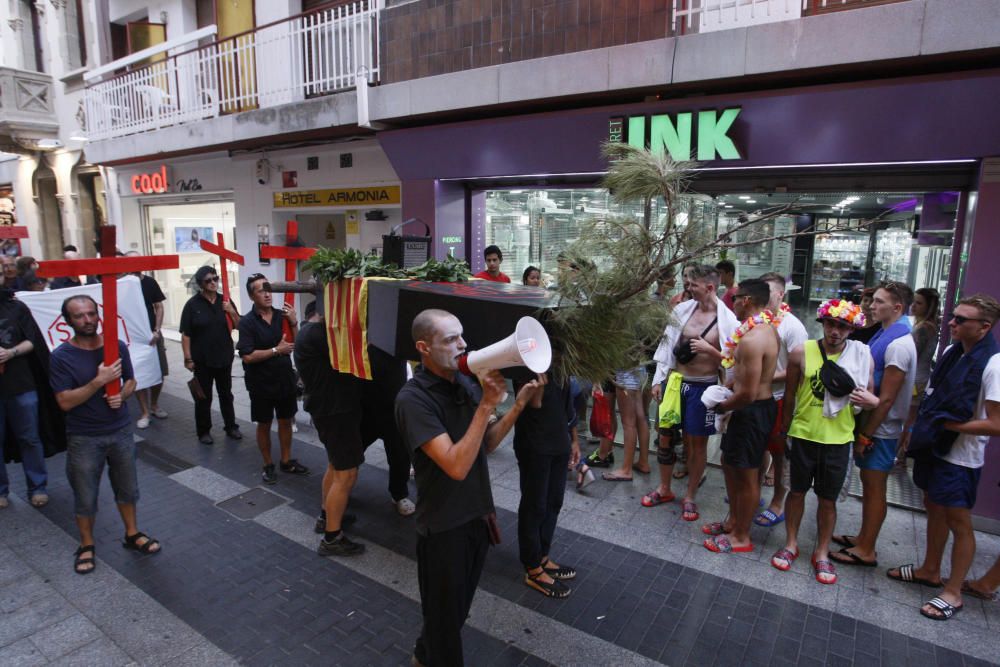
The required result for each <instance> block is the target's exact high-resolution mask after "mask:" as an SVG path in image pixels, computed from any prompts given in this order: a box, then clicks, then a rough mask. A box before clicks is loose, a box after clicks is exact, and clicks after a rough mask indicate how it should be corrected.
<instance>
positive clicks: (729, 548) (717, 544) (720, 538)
mask: <svg viewBox="0 0 1000 667" xmlns="http://www.w3.org/2000/svg"><path fill="white" fill-rule="evenodd" d="M702 546H704V547H705V548H706V549H708V550H709V551H711V552H713V553H717V554H728V553H735V554H746V553H750V552H752V551H753V543H752V542H751V543H750V544H745V545H743V546H741V547H734V546H733V545H732V543H731V542H730V541H729V538H728V537H726V536H725V535H717V536H715V537H710V538H708V539H707V540H705V541H704V542H702Z"/></svg>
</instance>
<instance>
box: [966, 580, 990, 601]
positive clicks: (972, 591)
mask: <svg viewBox="0 0 1000 667" xmlns="http://www.w3.org/2000/svg"><path fill="white" fill-rule="evenodd" d="M962 593H964V594H965V595H971V596H972V597H974V598H979V599H980V600H986V601H987V602H996V599H997V594H996V593H983V592H982V591H980V590H977V589H975V588H973V587H972V582H971V581H969V580H968V579H966V580H965V581H963V582H962Z"/></svg>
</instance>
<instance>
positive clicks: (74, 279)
mask: <svg viewBox="0 0 1000 667" xmlns="http://www.w3.org/2000/svg"><path fill="white" fill-rule="evenodd" d="M63 259H80V253H79V252H78V251H77V249H76V246H74V245H68V246H65V247H64V248H63ZM79 278H80V276H63V277H61V278H53V279H52V282H51V283H49V289H52V290H57V289H66V288H67V287H79V286H80V285H83V283H82V282H80V280H79ZM85 278H86V279H87V284H88V285H96V284H97V283H99V282H100V281H99V280H98V279H97V278H95V277H94V276H85Z"/></svg>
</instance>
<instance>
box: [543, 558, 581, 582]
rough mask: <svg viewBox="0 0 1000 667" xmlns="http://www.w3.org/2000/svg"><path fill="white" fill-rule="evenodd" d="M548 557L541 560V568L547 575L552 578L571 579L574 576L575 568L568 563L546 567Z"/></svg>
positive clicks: (548, 561)
mask: <svg viewBox="0 0 1000 667" xmlns="http://www.w3.org/2000/svg"><path fill="white" fill-rule="evenodd" d="M551 562H552V561H550V560H549V559H548V558H546V559H545V560H543V561H542V569H543V570H545V574H547V575H549V576H550V577H552V578H553V579H572V578H573V577H575V576H576V570H574V569H573V568H571V567H570V566H569V565H560V566H559V567H548V564H549V563H551Z"/></svg>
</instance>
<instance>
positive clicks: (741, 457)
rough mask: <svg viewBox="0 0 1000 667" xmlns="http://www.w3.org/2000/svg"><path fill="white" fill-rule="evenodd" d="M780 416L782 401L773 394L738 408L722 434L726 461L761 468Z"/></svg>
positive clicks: (746, 467)
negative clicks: (768, 443)
mask: <svg viewBox="0 0 1000 667" xmlns="http://www.w3.org/2000/svg"><path fill="white" fill-rule="evenodd" d="M777 416H778V404H777V403H776V402H775V401H774V399H773V398H771V397H768V398H762V399H761V400H759V401H754V402H753V403H751V404H750V405H748V406H746V407H745V408H740V409H739V410H734V411H733V414H732V416H730V417H729V425H728V426H727V427H726V433H725V434H724V435H723V436H722V444H721V447H720V449H721V450H722V462H723V463H724V464H726V465H728V466H732V467H733V468H745V469H749V468H759V467H760V465H761V463H763V462H764V452H766V451H767V441H768V436H769V435H770V434H771V427H772V426H774V420H775V419H776V418H777Z"/></svg>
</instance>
